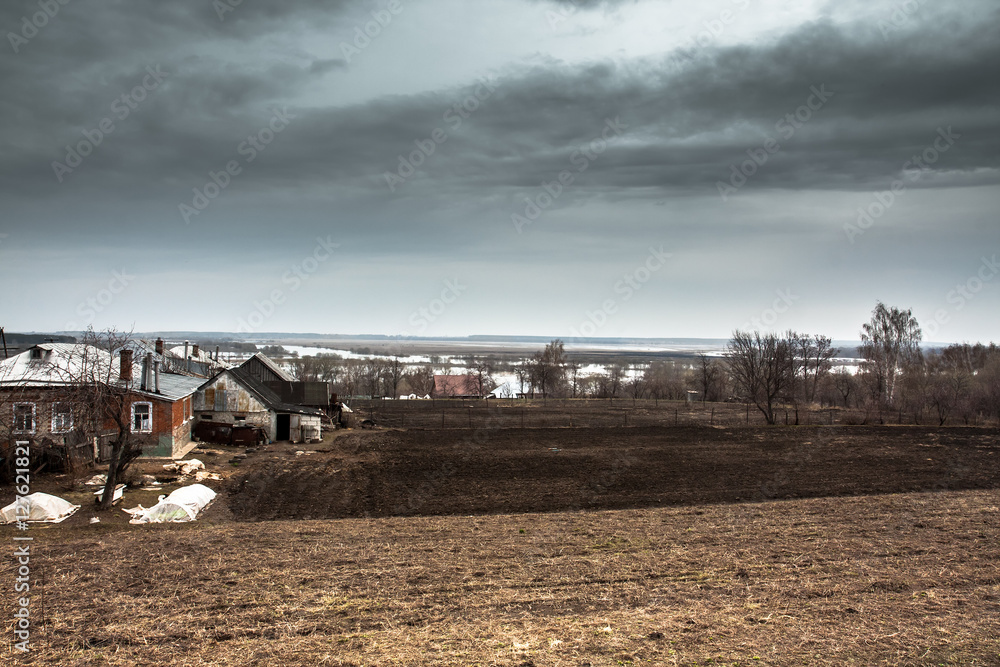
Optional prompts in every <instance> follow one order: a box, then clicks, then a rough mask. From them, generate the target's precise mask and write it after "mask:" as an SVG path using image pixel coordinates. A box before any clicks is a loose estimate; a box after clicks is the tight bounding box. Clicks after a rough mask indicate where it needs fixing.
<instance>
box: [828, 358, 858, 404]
mask: <svg viewBox="0 0 1000 667" xmlns="http://www.w3.org/2000/svg"><path fill="white" fill-rule="evenodd" d="M832 377H833V386H834V388H835V389H836V390H837V393H838V394H839V395H840V398H841V399H842V400H843V401H844V407H845V408H849V407H851V394H852V393H854V388H855V384H856V381H855V378H854V374H853V373H851V372H850V371H849V370H847V369H846V368H841V369H839V370H837V371H835V372H834V373H833V375H832Z"/></svg>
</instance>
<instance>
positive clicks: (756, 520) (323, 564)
mask: <svg viewBox="0 0 1000 667" xmlns="http://www.w3.org/2000/svg"><path fill="white" fill-rule="evenodd" d="M998 435H1000V433H998V431H997V430H996V429H983V428H947V429H933V428H926V427H905V426H904V427H896V426H893V427H815V426H810V427H798V428H796V427H789V428H784V427H779V428H744V429H730V428H710V427H683V426H681V427H670V428H628V429H621V428H619V429H614V428H604V429H580V428H577V429H566V428H553V429H523V430H522V429H493V428H488V427H484V428H478V429H467V430H465V431H462V430H457V429H449V430H443V431H397V430H375V431H364V432H362V431H348V432H337V433H335V434H331V436H328V437H327V438H326V439H325V440H324V442H323V443H322V444H317V445H290V444H288V443H278V444H274V445H269V446H267V447H266V448H263V449H261V450H260V451H251V452H246V458H245V459H243V458H238V459H235V458H234V455H235V454H242V453H244V452H243V450H236V449H232V448H225V447H210V448H207V449H201V450H196V451H194V452H192V453H191V455H190V456H191V457H195V458H199V459H201V460H202V461H204V462H205V463H206V465H207V467H208V469H209V471H211V472H214V473H216V474H218V475H220V476H221V477H222V478H223V479H221V480H208V481H205V482H203V483H205V484H207V485H208V486H210V487H212V488H214V489H216V490H217V491H218V492H219V494H220V495H219V498H218V500H217V501H216V502H215V503H214V504H213V505H212V506H210V507H209V508H208V510H206V512H204V513H203V515H202V516H200V517H199V520H198V521H197V522H195V523H190V524H175V525H157V526H131V525H128V524H127V518H128V517H127V515H125V513H124V512H122V511H121V509H120V508H121V506H125V507H132V506H134V505H135V504H137V503H138V502H141V503H142V504H144V505H147V506H148V505H150V504H152V503H154V502H155V500H156V497H157V496H158V495H159V494H163V493H168V492H169V491H170V490H172V489H173V488H177V486H179V485H183V484H188V483H191V481H193V480H190V479H188V480H170V479H169V475H167V474H165V472H164V471H163V469H162V462H157V461H145V462H143V463H142V464H141V466H140V468H141V469H142V470H141V471H142V472H152V473H156V474H158V475H160V476H162V477H163V481H164V482H165V483H164V484H163V486H162V487H159V488H157V489H155V490H150V491H137V490H129V491H127V492H126V494H125V500H124V501H123V503H122V505H120V506H119V507H116V508H113V509H112V510H110V511H108V512H100V511H97V510H96V509H95V508H94V506H93V504H92V503H93V500H92V498H93V496H92V495H91V494H92V490H93V489H88V488H84V487H82V486H81V485H80V484H78V483H77V481H76V480H73V479H71V478H69V477H65V476H64V477H55V476H53V477H42V478H38V479H37V480H33V490H47V491H49V492H52V493H56V494H58V495H61V496H63V497H66V498H67V499H70V500H72V501H74V502H80V503H81V504H82V503H83V502H85V501H86V502H89V503H90V504H89V505H87V506H85V507H84V508H83V509H82V510H81V511H80V512H78V513H77V514H76V515H75V516H73V517H71V518H70V519H69V520H68V521H66V522H64V523H62V524H58V525H46V526H41V525H32V526H31V528H30V530H29V531H28V533H27V534H29V535H31V536H32V537H33V538H34V541H33V543H32V549H33V551H32V558H31V567H32V572H31V576H32V591H31V594H32V605H33V606H32V609H33V614H34V616H33V619H32V623H33V625H32V631H33V635H32V642H33V643H32V651H31V652H30V653H29V654H27V655H14V654H13V653H12V652H8V650H9V648H10V647H9V645H8V646H6V647H4V648H3V649H0V651H3V653H4V658H3V659H4V660H6V659H8V657H10V656H12V657H10V659H11V662H14V661H17V662H21V663H24V664H33V665H67V666H77V665H234V666H235V665H260V666H264V665H267V666H270V665H310V666H313V665H333V666H341V667H348V666H350V667H362V666H369V665H505V666H508V665H509V666H512V667H513V666H517V667H542V666H549V665H551V666H553V667H555V666H570V665H572V666H577V667H583V666H585V665H589V666H591V667H596V666H598V665H600V666H604V665H678V666H680V665H683V666H688V667H693V666H695V665H699V666H705V665H730V666H736V667H747V666H749V665H764V666H775V667H777V666H781V667H785V666H792V665H820V666H831V667H832V666H834V665H836V666H838V667H839V666H843V665H849V666H853V667H870V666H879V667H931V666H940V665H947V666H949V667H951V666H976V667H998V666H1000V548H998V547H997V545H998V544H1000V490H998V489H1000V462H998V460H997V459H998V457H1000V453H998V449H1000V438H998ZM0 491H2V492H3V493H2V499H3V501H4V503H6V502H10V498H12V493H13V492H12V491H11V490H10V489H9V488H8V489H0ZM92 516H99V517H100V518H101V522H100V523H98V524H90V523H88V522H89V519H90V517H92ZM24 534H25V533H21V532H17V531H15V529H14V528H12V527H0V540H6V541H7V543H8V544H9V545H12V544H14V542H13V539H12V538H13V537H14V536H15V535H19V536H23V535H24ZM11 551H12V550H11ZM9 553H10V552H9ZM9 562H10V563H11V564H14V561H13V560H10V561H9ZM15 572H16V570H15V568H14V567H6V568H4V569H3V571H2V574H0V590H5V591H10V592H9V593H7V594H5V595H4V596H2V598H0V599H3V600H4V602H3V604H2V608H3V609H5V610H6V611H4V613H5V614H7V616H6V617H7V618H10V616H9V614H8V612H12V610H13V604H14V602H13V600H14V593H13V592H12V591H13V589H14V577H15V576H16V575H15ZM5 625H6V629H5V632H6V633H7V636H8V637H10V636H12V625H11V622H10V621H7V623H6V624H5Z"/></svg>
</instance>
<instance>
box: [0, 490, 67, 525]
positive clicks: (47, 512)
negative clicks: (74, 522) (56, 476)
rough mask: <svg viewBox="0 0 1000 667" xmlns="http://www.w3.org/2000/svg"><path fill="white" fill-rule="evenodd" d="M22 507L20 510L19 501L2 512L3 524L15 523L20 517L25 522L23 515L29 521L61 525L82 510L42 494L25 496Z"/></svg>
mask: <svg viewBox="0 0 1000 667" xmlns="http://www.w3.org/2000/svg"><path fill="white" fill-rule="evenodd" d="M21 505H22V506H21V508H20V509H18V507H17V501H14V502H12V503H11V504H10V505H7V507H4V508H3V509H2V510H0V516H2V517H3V522H4V523H14V522H15V521H17V520H18V518H19V517H21V519H20V520H22V521H23V520H24V519H23V515H25V514H27V515H28V519H27V520H28V521H41V522H46V523H59V522H60V521H62V520H64V519H66V518H67V517H69V516H70V515H71V514H73V512H75V511H77V510H78V509H80V506H79V505H74V504H73V503H71V502H69V501H67V500H63V499H62V498H59V497H57V496H50V495H49V494H47V493H41V492H37V493H32V494H31V495H30V496H25V497H24V500H22V501H21Z"/></svg>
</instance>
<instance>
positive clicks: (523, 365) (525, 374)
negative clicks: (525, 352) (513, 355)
mask: <svg viewBox="0 0 1000 667" xmlns="http://www.w3.org/2000/svg"><path fill="white" fill-rule="evenodd" d="M532 365H533V364H532V363H531V361H530V360H528V359H521V360H520V361H519V362H517V363H516V364H514V375H515V376H516V377H517V381H518V384H520V386H521V395H522V396H527V388H529V387H532V384H531V380H532ZM532 393H534V389H532Z"/></svg>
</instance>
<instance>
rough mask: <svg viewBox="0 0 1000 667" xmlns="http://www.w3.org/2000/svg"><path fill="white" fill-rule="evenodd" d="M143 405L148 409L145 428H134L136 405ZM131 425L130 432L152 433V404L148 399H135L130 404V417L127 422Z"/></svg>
mask: <svg viewBox="0 0 1000 667" xmlns="http://www.w3.org/2000/svg"><path fill="white" fill-rule="evenodd" d="M139 405H144V406H146V408H148V409H149V413H148V421H147V426H146V427H145V428H143V427H140V428H136V425H135V408H136V406H139ZM129 424H130V425H131V431H132V433H152V432H153V404H152V403H151V402H149V401H136V402H135V403H133V404H132V419H131V421H130V422H129Z"/></svg>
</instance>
